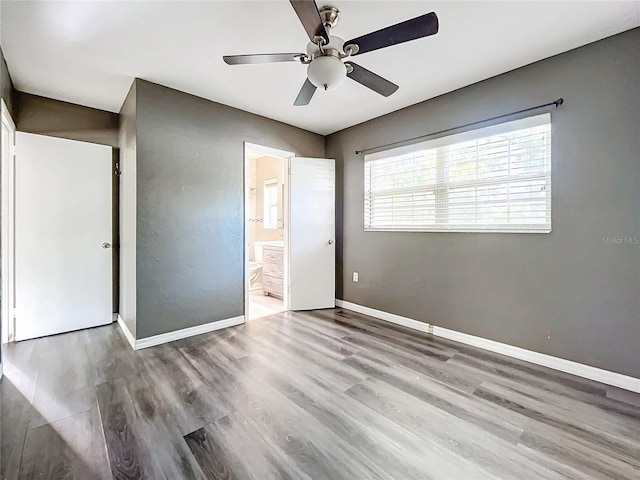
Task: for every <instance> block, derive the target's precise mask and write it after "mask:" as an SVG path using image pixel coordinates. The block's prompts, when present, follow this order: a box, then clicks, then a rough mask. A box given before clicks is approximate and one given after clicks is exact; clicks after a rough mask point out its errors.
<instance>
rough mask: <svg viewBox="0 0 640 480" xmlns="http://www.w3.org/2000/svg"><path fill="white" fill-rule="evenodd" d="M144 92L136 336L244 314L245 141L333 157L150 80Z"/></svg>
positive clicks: (288, 129)
mask: <svg viewBox="0 0 640 480" xmlns="http://www.w3.org/2000/svg"><path fill="white" fill-rule="evenodd" d="M135 91H136V93H135V96H136V108H135V111H136V127H135V128H136V143H137V152H136V153H137V155H136V163H137V200H136V206H137V208H136V215H137V219H136V237H137V239H136V291H137V297H136V302H137V304H136V338H138V339H140V338H145V337H149V336H153V335H158V334H162V333H167V332H171V331H175V330H180V329H183V328H189V327H194V326H198V325H202V324H207V323H210V322H215V321H218V320H223V319H227V318H232V317H236V316H239V315H243V314H244V283H243V275H244V244H243V235H244V164H243V160H244V142H250V143H255V144H259V145H265V146H268V147H273V148H278V149H282V150H286V151H292V152H296V153H297V154H298V155H301V156H310V157H323V156H324V138H323V137H322V136H320V135H317V134H314V133H310V132H307V131H305V130H301V129H299V128H296V127H292V126H290V125H286V124H283V123H280V122H276V121H274V120H270V119H267V118H265V117H260V116H258V115H254V114H251V113H247V112H245V111H242V110H238V109H236V108H232V107H228V106H225V105H221V104H218V103H215V102H212V101H209V100H205V99H203V98H199V97H195V96H192V95H188V94H186V93H182V92H179V91H176V90H172V89H170V88H167V87H164V86H161V85H157V84H154V83H150V82H147V81H144V80H136V82H135ZM123 148H124V147H123ZM124 167H125V168H126V165H125V166H124Z"/></svg>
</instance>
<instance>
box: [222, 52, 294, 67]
mask: <svg viewBox="0 0 640 480" xmlns="http://www.w3.org/2000/svg"><path fill="white" fill-rule="evenodd" d="M301 56H304V54H303V53H258V54H255V55H225V56H224V57H222V59H223V60H224V61H225V63H226V64H228V65H252V64H256V63H275V62H296V61H298V58H299V57H301Z"/></svg>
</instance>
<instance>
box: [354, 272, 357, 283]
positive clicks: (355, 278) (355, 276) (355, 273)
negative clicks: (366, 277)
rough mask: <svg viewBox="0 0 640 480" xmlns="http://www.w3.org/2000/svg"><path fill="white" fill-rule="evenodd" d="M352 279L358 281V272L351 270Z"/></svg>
mask: <svg viewBox="0 0 640 480" xmlns="http://www.w3.org/2000/svg"><path fill="white" fill-rule="evenodd" d="M353 281H354V282H356V283H358V272H353Z"/></svg>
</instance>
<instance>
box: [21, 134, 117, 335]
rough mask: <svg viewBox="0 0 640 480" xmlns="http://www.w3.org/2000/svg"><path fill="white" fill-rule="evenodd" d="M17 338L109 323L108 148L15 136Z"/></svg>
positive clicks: (38, 137) (110, 317) (109, 179)
mask: <svg viewBox="0 0 640 480" xmlns="http://www.w3.org/2000/svg"><path fill="white" fill-rule="evenodd" d="M16 148H17V151H16V152H17V153H16V193H15V198H16V203H15V209H16V210H15V218H16V223H15V236H16V241H15V248H16V250H15V258H16V260H15V269H16V270H15V271H16V285H15V288H16V328H15V339H16V340H26V339H29V338H35V337H42V336H45V335H53V334H57V333H62V332H68V331H71V330H78V329H81V328H89V327H95V326H98V325H105V324H107V323H111V322H112V313H111V312H112V301H111V295H112V284H111V250H110V248H111V244H110V242H111V236H112V230H111V208H112V207H111V161H112V157H111V147H107V146H104V145H94V144H91V143H84V142H77V141H73V140H65V139H61V138H52V137H46V136H42V135H33V134H30V133H22V132H18V134H17V136H16Z"/></svg>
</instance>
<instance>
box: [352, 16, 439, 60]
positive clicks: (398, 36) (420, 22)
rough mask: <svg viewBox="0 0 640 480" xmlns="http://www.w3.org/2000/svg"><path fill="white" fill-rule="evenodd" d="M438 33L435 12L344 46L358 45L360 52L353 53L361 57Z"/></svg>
mask: <svg viewBox="0 0 640 480" xmlns="http://www.w3.org/2000/svg"><path fill="white" fill-rule="evenodd" d="M436 33H438V16H437V15H436V14H435V13H434V12H431V13H427V14H425V15H421V16H419V17H416V18H412V19H411V20H407V21H405V22H401V23H398V24H396V25H392V26H390V27H387V28H383V29H382V30H378V31H376V32H371V33H368V34H367V35H362V36H361V37H358V38H354V39H353V40H349V41H347V42H345V43H344V46H345V48H346V47H347V45H353V44H355V45H357V46H358V51H357V52H355V53H353V55H359V54H361V53H367V52H372V51H373V50H378V49H380V48H385V47H390V46H391V45H397V44H399V43H404V42H409V41H411V40H416V39H418V38H423V37H428V36H430V35H435V34H436Z"/></svg>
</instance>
